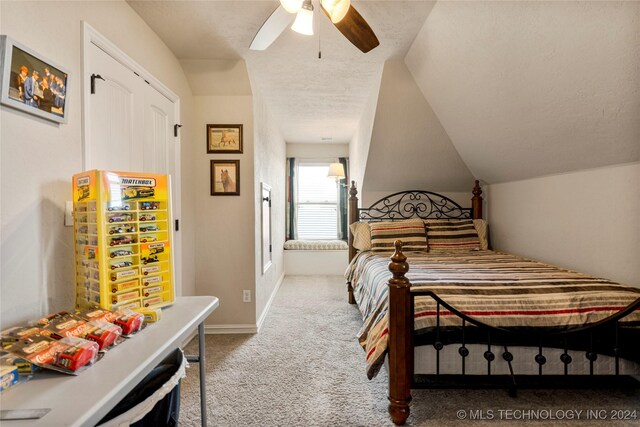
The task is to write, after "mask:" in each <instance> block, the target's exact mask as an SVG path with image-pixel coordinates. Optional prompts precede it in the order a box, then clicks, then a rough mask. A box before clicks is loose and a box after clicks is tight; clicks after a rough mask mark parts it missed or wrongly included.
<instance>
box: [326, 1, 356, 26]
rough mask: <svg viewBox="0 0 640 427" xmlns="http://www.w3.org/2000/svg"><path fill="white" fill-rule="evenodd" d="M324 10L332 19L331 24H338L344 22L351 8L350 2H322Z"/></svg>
mask: <svg viewBox="0 0 640 427" xmlns="http://www.w3.org/2000/svg"><path fill="white" fill-rule="evenodd" d="M320 4H321V5H322V7H323V8H324V10H325V11H326V12H327V14H328V15H329V18H331V22H333V23H334V24H337V23H338V22H340V21H342V18H344V17H345V16H346V14H347V12H348V11H349V6H351V1H350V0H322V2H321V3H320Z"/></svg>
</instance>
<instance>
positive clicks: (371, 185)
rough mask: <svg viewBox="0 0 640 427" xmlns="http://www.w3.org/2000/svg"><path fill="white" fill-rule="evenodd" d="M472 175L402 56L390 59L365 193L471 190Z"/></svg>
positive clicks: (381, 86) (381, 97)
mask: <svg viewBox="0 0 640 427" xmlns="http://www.w3.org/2000/svg"><path fill="white" fill-rule="evenodd" d="M472 183H473V177H472V176H471V173H470V172H469V169H468V168H467V166H466V165H465V164H464V162H463V161H462V159H461V158H460V156H459V155H458V153H457V152H456V150H455V148H454V146H453V145H452V144H451V141H450V140H449V136H448V135H447V133H446V132H445V130H444V129H443V127H442V125H441V124H440V122H439V121H438V118H437V117H436V115H435V114H434V112H433V110H432V109H431V106H430V105H429V103H428V102H427V101H426V100H425V98H424V96H423V95H422V93H421V92H420V89H419V88H418V85H417V84H416V82H415V81H414V79H413V77H412V76H411V73H409V70H408V69H407V67H406V65H405V63H404V61H403V60H401V59H400V60H395V61H387V62H386V63H385V66H384V70H383V71H382V80H381V83H380V92H379V94H378V106H377V109H376V113H375V119H374V123H373V131H372V135H371V144H370V146H369V155H368V157H367V167H366V170H365V174H364V185H363V187H364V188H366V190H367V191H398V190H403V189H404V190H410V189H417V190H419V189H429V190H432V191H441V192H445V191H467V190H468V189H469V188H470V186H471V185H472Z"/></svg>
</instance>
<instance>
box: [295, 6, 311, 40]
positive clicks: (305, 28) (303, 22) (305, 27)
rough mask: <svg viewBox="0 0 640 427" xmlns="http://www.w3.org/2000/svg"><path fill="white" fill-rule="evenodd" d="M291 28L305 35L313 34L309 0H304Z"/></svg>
mask: <svg viewBox="0 0 640 427" xmlns="http://www.w3.org/2000/svg"><path fill="white" fill-rule="evenodd" d="M291 29H292V30H293V31H295V32H296V33H300V34H304V35H307V36H312V35H313V5H312V4H311V0H304V3H302V8H301V9H300V11H299V12H298V14H297V15H296V20H295V21H294V23H293V25H292V26H291Z"/></svg>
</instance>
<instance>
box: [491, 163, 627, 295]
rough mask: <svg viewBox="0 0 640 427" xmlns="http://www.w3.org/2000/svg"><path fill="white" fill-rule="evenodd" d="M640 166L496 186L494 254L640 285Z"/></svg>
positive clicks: (605, 169)
mask: <svg viewBox="0 0 640 427" xmlns="http://www.w3.org/2000/svg"><path fill="white" fill-rule="evenodd" d="M639 184H640V163H634V164H628V165H622V166H612V167H606V168H601V169H592V170H586V171H580V172H572V173H567V174H562V175H553V176H547V177H541V178H534V179H528V180H524V181H516V182H510V183H505V184H494V185H491V186H489V188H488V195H487V197H486V199H485V200H487V201H488V204H489V206H488V212H489V224H490V227H491V239H492V242H493V246H494V249H498V250H504V251H508V252H511V253H515V254H519V255H523V256H526V257H530V258H534V259H539V260H542V261H546V262H549V263H551V264H555V265H559V266H561V267H565V268H570V269H573V270H578V271H580V272H584V273H588V274H591V275H595V276H599V277H604V278H608V279H613V280H616V281H620V282H622V283H626V284H630V285H635V286H640V262H639V260H640V190H639Z"/></svg>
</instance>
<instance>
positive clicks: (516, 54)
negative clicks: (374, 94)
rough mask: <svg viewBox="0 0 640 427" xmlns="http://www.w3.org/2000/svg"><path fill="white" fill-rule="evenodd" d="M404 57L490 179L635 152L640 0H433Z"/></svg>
mask: <svg viewBox="0 0 640 427" xmlns="http://www.w3.org/2000/svg"><path fill="white" fill-rule="evenodd" d="M405 61H406V64H407V65H408V68H409V70H410V71H411V73H412V74H413V76H414V77H415V79H416V82H417V84H418V85H419V87H420V89H421V90H422V92H423V93H424V95H425V97H426V99H427V101H428V102H429V104H430V105H431V107H432V108H433V110H434V112H435V114H436V115H437V117H438V119H439V121H440V123H441V124H442V126H443V127H444V131H446V134H447V135H448V136H449V138H451V141H452V143H453V145H454V146H455V148H456V149H457V151H458V152H459V153H460V156H461V157H462V160H463V161H464V162H465V163H466V165H467V166H468V167H469V169H470V170H471V172H472V173H473V175H475V176H476V177H478V178H481V179H483V180H485V181H486V182H488V183H496V182H506V181H514V180H519V179H524V178H530V177H535V176H541V175H546V174H553V173H559V172H568V171H574V170H579V169H587V168H594V167H600V166H605V165H612V164H620V163H627V162H635V161H639V160H640V2H635V1H633V2H577V1H576V2H534V1H529V2H488V1H482V2H442V1H441V2H438V3H437V4H436V5H435V6H434V8H433V9H432V11H431V13H430V15H429V17H428V18H427V20H426V21H425V23H424V26H423V28H422V30H421V31H420V33H419V34H418V36H417V38H416V40H415V42H414V44H413V45H412V47H411V49H410V50H409V53H408V54H407V56H406V58H405ZM383 80H384V79H383ZM381 90H382V89H381ZM395 143H396V142H394V144H395ZM372 145H373V143H372ZM371 166H373V165H371ZM426 170H428V168H425V171H426ZM425 173H427V172H425Z"/></svg>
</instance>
